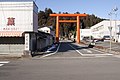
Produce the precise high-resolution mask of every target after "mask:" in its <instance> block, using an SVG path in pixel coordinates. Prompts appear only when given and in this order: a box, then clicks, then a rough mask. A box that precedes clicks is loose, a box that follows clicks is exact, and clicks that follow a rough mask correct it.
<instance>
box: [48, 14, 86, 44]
mask: <svg viewBox="0 0 120 80" xmlns="http://www.w3.org/2000/svg"><path fill="white" fill-rule="evenodd" d="M50 16H54V17H56V42H59V23H63V22H64V23H65V22H67V23H68V22H69V23H77V40H76V41H77V43H80V17H86V16H87V14H50ZM60 17H76V19H77V20H59V18H60Z"/></svg>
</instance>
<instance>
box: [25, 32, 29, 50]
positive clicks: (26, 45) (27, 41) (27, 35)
mask: <svg viewBox="0 0 120 80" xmlns="http://www.w3.org/2000/svg"><path fill="white" fill-rule="evenodd" d="M29 43H30V34H29V33H26V34H25V50H27V51H29V50H30V44H29Z"/></svg>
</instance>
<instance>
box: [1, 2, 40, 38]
mask: <svg viewBox="0 0 120 80" xmlns="http://www.w3.org/2000/svg"><path fill="white" fill-rule="evenodd" d="M37 14H38V8H37V6H36V4H35V3H34V1H33V0H0V37H10V36H22V33H23V32H25V31H33V32H37V28H38V21H37V19H38V16H37Z"/></svg>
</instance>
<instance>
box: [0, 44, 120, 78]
mask: <svg viewBox="0 0 120 80" xmlns="http://www.w3.org/2000/svg"><path fill="white" fill-rule="evenodd" d="M86 50H88V51H86ZM80 52H81V53H82V54H88V53H89V54H103V53H101V52H97V51H94V50H92V49H89V48H87V47H86V46H82V45H80V46H78V45H76V44H75V43H71V42H62V43H61V45H60V46H59V49H58V52H56V53H54V54H52V55H49V56H46V57H42V58H41V56H39V57H34V58H31V59H22V60H16V61H10V62H9V63H7V64H5V65H3V66H0V80H120V76H119V75H120V58H119V57H114V56H99V55H97V56H83V55H81V53H80ZM91 52H92V53H91Z"/></svg>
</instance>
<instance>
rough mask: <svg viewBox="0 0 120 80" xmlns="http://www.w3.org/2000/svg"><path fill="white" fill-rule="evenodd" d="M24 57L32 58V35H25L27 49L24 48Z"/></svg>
mask: <svg viewBox="0 0 120 80" xmlns="http://www.w3.org/2000/svg"><path fill="white" fill-rule="evenodd" d="M23 56H24V57H29V56H31V51H30V33H25V48H24V52H23Z"/></svg>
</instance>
